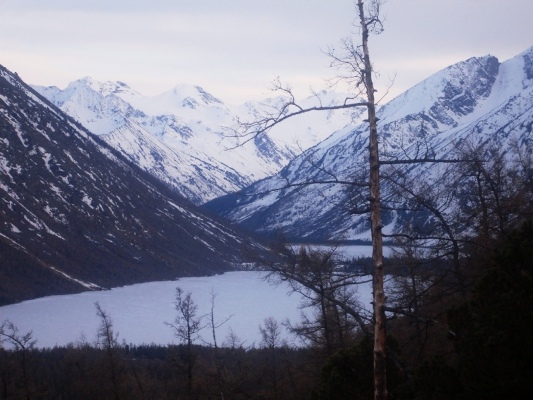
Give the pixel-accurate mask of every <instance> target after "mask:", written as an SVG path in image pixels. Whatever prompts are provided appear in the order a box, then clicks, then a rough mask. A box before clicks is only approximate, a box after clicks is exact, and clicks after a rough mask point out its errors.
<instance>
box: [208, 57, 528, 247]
mask: <svg viewBox="0 0 533 400" xmlns="http://www.w3.org/2000/svg"><path fill="white" fill-rule="evenodd" d="M378 116H379V123H378V129H379V134H380V141H381V153H382V156H384V157H385V158H387V159H388V160H394V159H397V158H399V159H405V157H406V156H409V155H410V156H414V154H415V153H416V152H417V151H418V153H419V154H424V155H428V156H430V157H436V158H441V157H446V155H449V154H450V152H451V151H452V149H453V148H454V146H455V145H456V144H458V143H460V142H461V141H463V142H468V141H470V142H471V143H493V144H496V145H497V146H498V147H499V148H502V149H505V148H507V147H508V145H509V141H510V140H511V139H517V140H518V142H521V143H523V142H524V141H526V140H529V141H531V140H532V137H531V134H532V133H531V132H532V124H533V48H531V49H528V50H526V51H525V52H523V53H522V54H519V55H518V56H516V57H514V58H512V59H510V60H508V61H505V62H503V63H500V62H499V61H498V59H497V58H496V57H493V56H485V57H475V58H470V59H468V60H466V61H463V62H460V63H457V64H455V65H452V66H450V67H448V68H446V69H444V70H442V71H440V72H438V73H436V74H435V75H433V76H431V77H429V78H428V79H426V80H424V81H423V82H421V83H419V84H418V85H416V86H414V87H413V88H411V89H410V90H408V91H406V92H405V93H403V94H402V95H400V96H398V97H397V98H395V99H393V100H392V101H390V102H389V103H388V104H386V105H384V106H383V107H382V108H381V109H380V110H379V113H378ZM367 131H368V129H367V124H365V123H361V124H358V125H354V126H351V127H346V128H345V129H343V130H340V131H338V132H336V133H335V134H333V135H332V136H330V137H329V138H328V139H326V140H324V141H323V142H321V143H319V144H318V145H316V146H315V147H313V148H310V149H308V150H307V151H305V152H304V153H303V154H301V155H300V156H298V157H297V158H295V159H294V160H293V161H292V162H291V163H290V164H288V165H287V166H286V167H285V168H283V169H282V170H281V171H280V172H279V173H278V174H276V175H274V176H272V177H269V178H267V179H264V180H262V181H259V182H257V183H254V184H253V185H251V186H250V187H248V188H246V189H244V190H243V191H240V192H238V193H236V194H231V195H228V196H224V197H222V198H219V199H215V200H213V201H212V202H209V203H207V204H206V206H207V207H208V208H210V209H211V210H214V211H216V212H219V213H220V214H222V215H224V216H226V217H229V218H230V219H232V220H233V221H236V222H239V223H241V224H242V225H244V226H246V227H248V228H251V229H254V230H256V231H258V232H263V233H265V234H274V233H276V232H283V233H284V234H285V235H286V236H288V237H289V238H299V239H302V238H304V239H308V240H327V239H333V240H342V239H344V240H357V239H363V240H368V239H369V238H370V235H369V232H368V219H367V218H368V216H367V215H356V214H355V213H352V212H350V211H351V210H353V209H354V207H358V206H360V205H358V204H353V199H354V198H353V197H352V196H350V193H349V190H347V189H346V187H347V186H346V185H345V184H341V183H335V182H332V181H339V182H340V181H351V182H356V181H357V182H362V181H365V180H366V179H365V178H366V176H368V175H367V172H366V171H367V169H368V166H367V164H368V162H367V157H368V154H367V153H368V150H367V146H368V132H367ZM428 151H430V152H432V154H426V153H427V152H428ZM435 168H437V167H435V166H434V165H433V166H431V165H429V166H428V165H427V164H422V165H418V166H416V165H412V166H409V169H407V172H408V173H410V174H416V173H418V174H421V176H424V175H423V174H425V176H426V177H427V176H431V173H432V171H433V170H435ZM324 181H328V182H330V183H320V184H319V183H318V182H324ZM305 183H309V184H305ZM384 190H385V191H386V187H385V188H384ZM365 204H366V203H365ZM359 208H360V207H359ZM403 222H405V220H403V221H402V215H401V213H396V212H384V213H383V223H384V225H385V227H384V232H385V233H390V232H391V231H393V230H395V229H398V227H400V226H402V225H403Z"/></svg>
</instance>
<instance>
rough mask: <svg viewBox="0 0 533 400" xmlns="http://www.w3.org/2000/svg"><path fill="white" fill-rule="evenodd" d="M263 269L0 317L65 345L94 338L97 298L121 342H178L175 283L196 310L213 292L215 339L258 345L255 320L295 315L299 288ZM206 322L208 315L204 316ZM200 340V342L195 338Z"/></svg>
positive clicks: (65, 299)
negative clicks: (273, 279) (276, 281)
mask: <svg viewBox="0 0 533 400" xmlns="http://www.w3.org/2000/svg"><path fill="white" fill-rule="evenodd" d="M263 276H264V273H260V272H253V271H239V272H227V273H225V274H222V275H216V276H210V277H198V278H182V279H179V280H177V281H165V282H151V283H143V284H137V285H132V286H126V287H121V288H115V289H112V290H108V291H99V292H84V293H80V294H74V295H63V296H50V297H44V298H40V299H35V300H30V301H25V302H22V303H19V304H12V305H9V306H4V307H0V322H1V321H4V320H10V321H11V322H13V323H14V324H15V325H16V326H17V327H18V328H19V330H20V333H21V334H24V333H26V332H28V331H30V330H32V331H33V336H34V338H35V339H37V340H38V342H37V346H38V347H53V346H55V345H66V344H69V343H76V342H80V341H82V340H85V341H87V342H91V343H92V342H94V340H95V338H96V331H97V328H98V325H99V320H98V318H97V316H96V308H95V305H94V304H95V302H99V303H100V305H101V306H102V308H103V310H104V311H106V312H107V313H108V314H109V315H110V316H111V319H112V321H113V325H114V329H115V332H118V333H119V338H118V340H119V342H121V343H122V342H123V341H124V342H125V343H128V344H130V343H132V344H143V343H145V344H150V343H156V344H162V345H166V344H169V343H178V341H177V339H175V338H174V336H173V332H172V329H171V328H170V327H169V326H167V325H165V322H173V321H174V318H175V316H176V311H175V309H174V304H173V303H174V301H175V292H176V287H178V286H179V287H181V288H182V289H183V291H184V292H191V293H192V299H193V300H194V302H195V303H196V304H197V305H198V314H199V315H203V314H208V313H209V312H210V309H211V294H212V293H214V294H215V295H216V298H215V310H214V315H215V322H222V321H224V320H225V319H227V318H229V317H231V318H230V319H229V321H228V322H226V323H225V324H224V325H222V326H221V327H220V328H218V329H217V342H218V343H219V344H220V343H222V342H223V341H224V340H225V339H226V336H227V335H228V333H229V332H230V329H231V330H233V332H234V333H235V334H236V335H237V336H238V337H239V338H240V340H241V341H243V342H244V346H252V345H254V344H255V345H256V346H258V345H259V344H260V340H261V339H260V334H259V325H263V323H264V319H265V318H268V317H273V318H275V319H276V320H277V321H278V322H279V323H280V324H281V322H282V321H283V320H285V319H287V318H288V319H290V320H291V321H292V322H296V321H298V320H299V316H300V310H299V305H300V300H301V297H300V295H298V294H297V293H293V294H291V295H288V293H289V287H288V286H287V285H286V284H283V285H279V286H274V285H272V284H271V283H269V282H266V281H265V280H263V279H262V277H263ZM359 293H360V295H361V296H362V298H361V300H362V302H363V303H364V304H366V305H368V306H369V307H370V296H371V289H370V286H369V285H366V286H365V287H361V288H359ZM206 322H207V320H206ZM282 330H283V335H284V338H285V339H287V341H288V342H289V344H295V345H300V344H301V343H300V342H299V341H298V339H297V338H295V337H293V336H291V335H290V334H288V333H287V332H285V329H284V328H282ZM202 337H203V340H204V341H205V342H207V343H210V342H212V337H211V330H210V329H209V328H206V329H204V330H203V331H202ZM198 343H201V342H198Z"/></svg>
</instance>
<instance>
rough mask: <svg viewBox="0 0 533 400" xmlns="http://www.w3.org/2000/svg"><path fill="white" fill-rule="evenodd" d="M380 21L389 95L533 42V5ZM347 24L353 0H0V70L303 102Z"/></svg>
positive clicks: (401, 13)
mask: <svg viewBox="0 0 533 400" xmlns="http://www.w3.org/2000/svg"><path fill="white" fill-rule="evenodd" d="M383 16H384V17H385V31H384V32H383V33H382V34H381V35H379V36H377V37H374V36H373V37H371V42H370V50H371V54H372V57H373V60H374V64H375V68H376V69H377V70H378V71H379V72H380V76H381V80H380V81H379V82H378V88H380V89H381V91H382V92H383V90H384V89H385V86H386V85H387V84H388V82H389V80H390V78H392V77H393V76H395V83H394V86H393V91H392V94H393V95H395V94H399V93H400V92H402V91H404V90H406V89H408V88H409V87H411V86H412V85H414V84H415V83H417V82H419V81H421V80H423V79H424V78H426V77H428V76H429V75H431V74H432V73H434V72H436V71H438V70H440V69H442V68H444V67H446V66H448V65H450V64H452V63H454V62H457V61H461V60H463V59H466V58H469V57H472V56H482V55H486V54H492V55H495V56H497V57H498V58H499V59H500V60H501V61H503V60H506V59H508V58H510V57H512V56H514V55H516V54H518V53H520V52H522V51H523V50H525V49H527V48H528V47H530V46H533V20H532V17H533V0H388V1H387V3H386V4H385V6H384V7H383ZM354 19H355V13H354V6H353V0H0V64H2V65H4V66H5V67H6V68H8V69H9V70H11V71H15V72H18V74H19V75H20V76H21V77H22V79H24V80H25V81H26V82H28V83H32V84H38V85H55V86H58V87H60V88H64V87H65V86H66V85H67V84H68V83H69V82H70V81H73V80H76V79H79V78H81V77H84V76H91V77H93V78H95V79H97V80H100V81H107V80H112V81H116V80H120V81H123V82H125V83H127V84H128V85H129V86H131V87H132V88H133V89H135V90H137V91H139V92H141V93H143V94H146V95H154V94H158V93H161V92H164V91H167V90H170V89H172V88H173V87H174V86H176V85H178V84H180V83H188V84H194V85H200V86H202V87H204V89H206V90H207V91H209V92H211V93H212V94H213V95H215V96H217V97H219V98H221V99H222V100H224V101H225V102H228V103H242V102H244V101H246V100H253V99H260V98H263V97H264V96H265V95H266V94H268V87H269V83H270V82H271V81H272V80H273V79H274V78H275V77H277V76H279V77H280V79H281V80H282V81H284V82H288V83H290V84H291V85H292V86H293V88H294V89H295V91H296V93H297V95H298V97H303V96H306V95H308V94H309V87H313V89H315V90H319V89H322V88H324V87H325V86H326V84H325V81H324V79H325V78H328V77H331V76H332V74H333V71H332V70H331V69H329V68H328V65H329V61H328V58H327V57H326V56H325V55H324V54H323V50H326V49H327V47H328V46H329V45H331V46H335V45H336V44H338V42H339V39H341V38H343V37H346V36H348V35H350V33H351V32H354V29H355V28H354V27H353V25H352V22H353V21H354ZM389 100H390V97H389Z"/></svg>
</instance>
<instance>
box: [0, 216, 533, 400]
mask: <svg viewBox="0 0 533 400" xmlns="http://www.w3.org/2000/svg"><path fill="white" fill-rule="evenodd" d="M298 256H299V257H300V261H301V264H302V265H304V262H303V258H306V259H307V260H308V261H310V262H311V264H312V263H313V262H315V263H319V264H320V263H322V265H321V270H322V271H324V270H325V269H324V265H323V262H324V257H326V255H325V254H323V253H312V252H306V251H300V253H299V254H298ZM320 257H322V258H320ZM413 260H414V258H411V259H410V261H411V262H413ZM532 260H533V225H532V224H531V223H529V222H528V223H525V224H524V225H523V226H522V227H521V228H520V229H519V230H517V231H514V232H512V233H511V234H510V235H508V237H507V239H506V240H505V241H503V242H502V243H501V244H500V245H499V246H498V247H497V249H496V251H494V252H493V253H491V254H490V255H487V256H486V257H483V262H482V263H481V264H479V265H475V263H474V260H470V264H469V265H470V267H471V269H470V270H471V271H477V272H478V273H477V275H478V277H477V278H476V279H475V281H476V282H475V284H474V285H473V286H471V287H470V286H468V285H467V286H468V288H469V289H468V293H467V295H466V296H462V295H460V294H459V292H458V291H457V290H450V281H449V280H448V279H447V278H446V277H445V276H443V275H441V274H439V273H437V271H442V270H443V269H446V268H445V267H443V266H440V269H435V265H430V266H428V267H427V268H424V267H422V266H423V265H424V263H423V261H424V260H418V262H419V264H418V268H422V270H424V272H423V273H422V272H420V271H419V272H418V275H419V276H422V275H423V276H424V281H425V282H432V284H431V285H426V286H425V289H424V290H425V292H424V293H423V294H421V293H422V291H423V290H422V291H421V292H419V293H418V296H416V298H415V297H412V296H411V300H410V301H411V303H412V304H411V314H410V315H407V313H403V314H399V313H396V314H395V313H394V312H392V311H391V312H390V313H389V314H388V315H389V317H390V318H389V322H388V332H389V334H390V336H389V343H388V349H389V350H388V364H389V365H388V371H389V379H388V386H389V392H390V395H391V397H392V398H395V399H435V400H436V399H502V398H505V399H522V398H525V396H526V395H527V394H528V393H531V392H532V391H533V373H532V370H531V368H530V366H529V363H530V360H531V359H532V358H533V344H532V343H531V341H530V340H529V337H530V333H531V328H532V325H533V322H532V321H533V308H532V307H531V304H533V292H532V291H531V287H533V276H532V272H533V261H532ZM393 261H394V260H389V263H391V264H394V263H393ZM399 262H400V259H397V260H396V264H398V265H399ZM401 265H402V268H398V269H397V271H396V279H395V282H397V283H398V284H397V285H396V286H395V288H396V289H394V288H392V289H391V291H390V293H391V294H390V296H391V297H392V298H391V301H390V303H391V304H398V303H401V302H405V301H407V298H408V297H409V296H408V295H407V294H408V293H409V291H406V290H399V288H400V286H401V285H400V283H401V282H403V283H407V282H414V281H411V280H410V279H409V276H410V275H409V271H411V272H412V269H411V270H410V269H409V268H407V267H406V266H408V265H409V263H407V262H406V259H405V258H403V259H402V264H401ZM337 268H338V267H337ZM436 277H438V278H439V279H438V280H435V278H436ZM411 288H413V286H412V285H411ZM410 293H411V294H412V292H410ZM415 303H416V304H415ZM347 304H349V302H348V303H347ZM180 306H181V309H180V308H179V307H180ZM176 310H177V315H178V316H177V317H176V321H175V324H172V326H171V327H173V328H174V329H176V336H177V337H178V338H181V342H182V343H183V344H182V345H179V346H169V347H163V346H156V345H146V346H132V345H126V344H120V343H118V342H117V340H116V336H115V334H114V332H113V325H112V321H111V318H110V317H109V315H108V314H107V313H106V312H105V311H104V310H102V309H101V308H100V306H99V305H98V304H97V313H98V315H99V317H100V320H101V324H100V327H99V330H98V332H97V336H98V343H95V344H93V345H89V344H78V345H72V346H69V347H61V348H53V349H37V348H36V347H35V342H34V341H33V339H32V337H31V334H23V333H20V332H19V331H18V330H17V328H16V327H15V326H13V325H11V324H9V322H4V323H3V325H2V329H1V337H2V342H3V343H4V344H9V347H10V348H11V350H8V349H7V346H6V348H0V399H314V400H322V399H371V398H372V396H373V386H372V379H373V377H372V358H373V354H372V341H371V337H370V336H367V335H365V334H364V332H363V330H362V329H360V327H357V326H356V324H353V323H351V322H350V318H348V316H347V315H344V316H342V318H337V317H339V316H341V314H340V313H338V315H337V316H335V315H334V314H333V313H332V312H331V311H332V310H333V308H332V309H330V311H328V313H327V318H326V319H327V320H328V321H329V324H328V323H325V319H322V322H321V323H317V324H311V322H312V321H310V320H307V321H306V322H307V323H304V322H302V323H301V324H299V325H293V326H287V327H288V328H289V329H292V330H293V331H294V332H295V333H298V334H300V335H302V338H304V339H305V337H306V335H307V337H308V338H309V340H308V344H309V346H308V347H305V348H290V347H288V346H287V345H286V344H284V343H283V341H281V340H280V335H279V333H280V329H281V326H280V325H279V324H278V323H277V321H274V320H272V319H267V320H265V324H264V326H262V327H261V334H262V338H263V340H262V341H261V344H260V346H259V347H254V348H245V347H243V346H242V344H241V343H240V342H239V340H238V338H237V336H233V337H231V338H230V340H229V341H226V342H225V345H224V347H219V346H217V345H212V346H208V347H207V346H200V345H197V344H195V343H193V341H192V340H188V339H192V336H188V334H187V332H189V333H191V332H192V333H191V334H193V333H194V331H190V330H189V331H188V330H187V328H190V327H191V326H192V325H191V323H193V322H195V320H196V317H195V314H194V311H195V308H194V303H193V302H192V298H191V297H190V295H189V294H185V293H183V292H180V291H178V293H177V298H176ZM180 310H181V311H180ZM182 311H186V313H183V312H182ZM187 312H188V313H187ZM316 315H319V313H318V314H316ZM422 315H426V316H431V318H429V317H422ZM184 316H188V318H189V320H187V318H185V319H184ZM319 322H320V321H319ZM139 323H142V321H140V322H139ZM369 323H370V321H369ZM311 327H313V328H314V332H313V333H312V332H311V330H310V328H311ZM325 327H327V332H326V331H325V330H324V328H325ZM180 335H182V336H180ZM326 336H329V337H326ZM311 339H313V340H311ZM13 348H14V349H13Z"/></svg>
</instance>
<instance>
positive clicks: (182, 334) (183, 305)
mask: <svg viewBox="0 0 533 400" xmlns="http://www.w3.org/2000/svg"><path fill="white" fill-rule="evenodd" d="M174 306H175V308H176V311H177V315H176V318H175V319H174V322H173V323H169V322H165V324H166V325H168V326H170V327H171V328H172V329H173V331H174V336H176V338H177V339H178V340H179V341H180V342H181V343H183V344H185V355H184V361H185V369H186V375H187V393H188V395H189V396H190V395H191V393H192V383H193V371H194V366H195V364H196V354H195V352H194V348H193V344H194V342H195V341H196V340H198V338H199V332H200V331H201V330H202V329H204V328H205V326H206V325H205V324H204V323H203V320H204V317H205V316H204V315H198V306H197V305H196V303H195V302H194V300H193V299H192V293H191V292H187V293H184V292H183V289H181V288H180V287H177V288H176V300H175V302H174Z"/></svg>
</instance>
